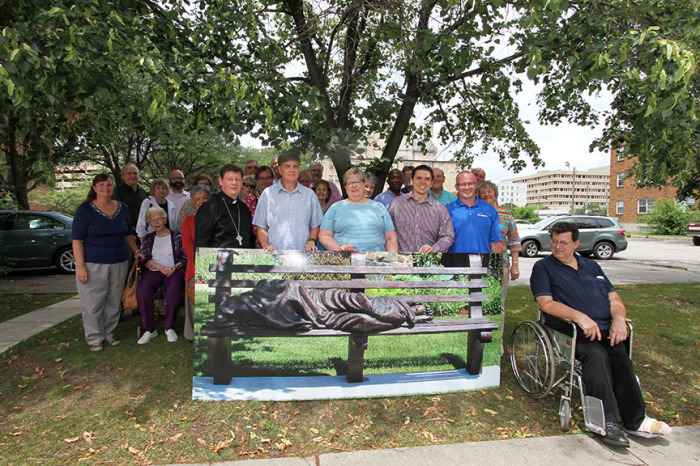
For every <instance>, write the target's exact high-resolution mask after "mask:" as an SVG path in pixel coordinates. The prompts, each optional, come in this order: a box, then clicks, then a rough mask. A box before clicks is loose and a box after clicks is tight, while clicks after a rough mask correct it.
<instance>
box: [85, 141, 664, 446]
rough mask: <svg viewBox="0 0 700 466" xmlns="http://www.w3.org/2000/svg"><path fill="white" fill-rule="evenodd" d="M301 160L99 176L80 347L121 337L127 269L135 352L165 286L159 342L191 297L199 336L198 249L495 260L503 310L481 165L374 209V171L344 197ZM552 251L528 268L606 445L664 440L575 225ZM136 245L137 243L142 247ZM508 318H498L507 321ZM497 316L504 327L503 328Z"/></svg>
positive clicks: (408, 174) (399, 189)
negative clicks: (568, 340)
mask: <svg viewBox="0 0 700 466" xmlns="http://www.w3.org/2000/svg"><path fill="white" fill-rule="evenodd" d="M300 164H301V161H300V157H299V154H298V153H297V152H294V151H289V152H284V153H282V154H279V156H275V157H274V158H273V160H272V161H271V163H270V166H265V165H263V166H260V165H259V164H258V162H257V161H255V160H249V161H247V162H246V163H245V166H244V168H243V169H241V168H240V167H238V166H237V165H234V164H227V165H224V166H223V167H222V168H221V170H220V174H219V177H218V184H219V187H220V191H219V192H217V193H213V189H214V186H213V180H212V179H211V178H210V177H209V176H207V175H200V176H198V177H197V178H196V179H195V184H194V186H193V188H192V189H191V191H190V192H187V191H185V189H184V180H185V179H184V175H183V174H182V172H181V171H179V170H174V171H173V172H172V173H171V174H170V180H169V187H168V183H166V181H165V180H164V179H161V178H157V179H155V180H153V182H152V183H151V186H150V196H149V195H148V194H147V193H146V192H145V191H144V190H143V189H142V188H141V187H140V186H139V185H138V181H139V171H138V168H137V167H136V166H135V165H133V164H128V165H126V166H125V167H124V169H123V171H122V179H123V184H121V185H119V186H117V187H116V188H115V187H114V185H113V182H112V179H111V177H110V176H109V175H106V174H100V175H97V176H96V177H95V178H94V180H93V183H92V186H91V188H90V192H89V194H88V196H87V200H86V201H85V202H84V203H83V204H81V205H80V206H79V207H78V209H77V211H76V215H75V218H74V222H73V251H74V255H75V260H76V282H77V288H78V293H79V295H80V302H81V307H82V316H83V326H84V331H85V339H86V342H87V344H88V346H89V348H90V350H92V351H101V350H102V349H103V347H104V346H105V345H110V346H115V345H118V344H119V340H118V339H117V338H116V337H115V330H116V327H117V324H118V322H119V319H120V312H121V309H120V298H121V293H122V290H123V288H124V282H125V278H126V274H127V270H128V268H129V264H130V262H131V261H133V260H138V261H141V263H142V264H143V265H142V268H143V275H142V279H141V284H140V287H139V290H138V293H137V297H138V304H139V310H140V313H141V319H142V325H143V328H144V330H145V331H144V333H143V335H142V337H141V338H140V339H139V341H138V343H139V344H145V343H148V342H150V341H151V340H153V339H154V338H156V337H157V335H158V331H157V330H156V328H155V322H154V303H153V298H154V292H155V291H156V289H157V288H158V287H160V286H161V285H164V286H165V297H166V318H165V334H166V337H167V340H168V341H170V342H172V341H176V340H177V338H178V336H177V333H176V331H175V330H174V328H173V326H174V324H175V320H176V317H177V310H178V307H179V305H180V302H181V298H182V294H183V290H185V291H186V293H185V296H186V299H185V309H186V316H185V330H184V336H185V338H187V339H190V340H191V339H193V338H194V332H193V323H194V316H193V309H194V308H193V304H194V264H195V262H194V254H195V249H196V248H197V247H216V248H254V247H258V248H261V249H266V250H269V251H274V250H276V249H280V250H285V249H292V250H306V251H313V250H317V249H326V250H329V251H382V250H386V251H404V252H421V253H434V252H461V253H489V252H494V253H501V252H506V254H504V255H503V269H504V273H503V280H504V286H503V297H502V299H503V301H505V295H506V293H505V292H506V289H507V284H508V281H509V279H512V280H515V279H517V278H518V276H519V269H518V255H519V251H520V250H521V248H520V241H519V238H518V232H517V227H516V224H515V221H514V220H513V216H512V215H511V214H510V212H509V211H508V210H507V209H504V208H502V207H501V206H499V205H498V188H497V186H496V185H495V184H494V183H492V182H490V181H487V180H485V174H484V171H483V170H482V169H474V170H472V171H464V172H462V173H460V174H459V175H458V176H457V179H456V183H455V188H456V192H457V193H456V195H455V194H452V193H450V192H448V191H446V190H444V188H443V184H444V181H445V176H444V173H443V172H442V170H440V169H439V168H431V167H429V166H427V165H419V166H417V167H412V168H409V169H406V168H405V169H404V172H403V173H402V172H401V171H400V170H398V169H394V170H391V171H390V172H389V174H388V180H387V181H388V189H387V190H386V191H384V192H382V193H381V194H379V195H377V196H376V198H375V199H374V200H373V199H372V198H373V196H374V191H375V187H376V183H377V179H376V177H374V175H372V174H369V173H365V172H364V171H362V170H360V169H358V168H350V169H349V170H347V171H346V173H345V175H344V177H343V186H344V187H345V191H346V193H347V198H345V199H343V198H342V195H341V192H340V190H339V189H338V188H337V186H335V184H334V183H332V182H329V181H327V180H324V179H323V166H322V165H321V164H320V163H318V162H316V163H313V164H311V165H310V166H309V169H308V170H300ZM551 236H552V255H551V256H549V257H547V258H546V259H543V260H541V261H539V262H538V263H537V264H535V267H534V269H533V273H532V276H531V288H532V291H533V295H534V296H535V299H536V301H537V303H538V305H539V307H540V308H541V309H542V311H543V312H544V313H545V315H546V323H547V324H548V325H550V326H551V327H553V328H557V329H560V330H562V331H568V329H569V327H567V326H565V325H563V324H562V320H561V318H566V319H569V320H571V321H573V322H574V323H575V324H576V325H577V327H578V329H579V334H580V335H582V337H581V338H580V339H579V343H578V344H577V346H576V356H577V358H578V359H579V360H581V362H582V365H583V378H584V383H585V385H586V387H587V390H588V392H589V394H590V395H592V396H595V397H598V398H600V399H602V400H603V404H604V410H605V415H606V420H607V421H608V422H607V424H606V435H605V440H606V441H607V442H609V443H613V444H615V445H622V446H626V445H628V444H629V442H628V441H627V439H626V437H625V435H624V433H622V431H621V430H620V424H624V425H625V426H626V427H627V429H628V431H640V432H645V433H653V434H666V433H668V432H670V428H669V426H668V425H667V424H665V423H663V422H660V421H657V420H654V419H651V418H649V417H647V416H645V412H644V400H643V398H642V395H641V391H640V389H639V385H638V384H637V383H636V379H635V375H634V370H633V368H632V364H631V362H630V360H629V357H628V356H627V353H626V351H625V349H624V345H623V342H624V340H626V339H627V336H628V335H627V328H626V326H625V316H626V311H625V308H624V305H623V304H622V300H621V299H620V297H619V295H618V294H617V293H616V292H615V290H614V288H613V286H612V284H610V282H609V280H608V279H607V277H605V274H604V273H603V271H602V270H601V269H600V267H599V266H598V265H597V263H595V262H594V261H591V260H589V259H585V258H583V257H581V256H579V255H577V254H575V250H576V247H577V246H578V230H577V229H576V225H575V224H573V223H568V222H559V223H556V224H555V225H554V226H553V228H552V231H551ZM139 243H140V245H141V246H140V247H139V246H138V244H139ZM503 315H504V313H503V312H502V316H503ZM503 325H504V321H503V317H502V320H501V328H503Z"/></svg>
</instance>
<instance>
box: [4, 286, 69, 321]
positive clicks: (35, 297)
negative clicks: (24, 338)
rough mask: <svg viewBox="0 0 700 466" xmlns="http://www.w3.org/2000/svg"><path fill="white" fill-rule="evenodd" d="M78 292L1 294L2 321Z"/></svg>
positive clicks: (54, 302) (59, 300)
mask: <svg viewBox="0 0 700 466" xmlns="http://www.w3.org/2000/svg"><path fill="white" fill-rule="evenodd" d="M75 294H76V293H47V294H43V293H41V294H32V293H21V294H0V323H2V322H6V321H8V320H11V319H14V318H15V317H19V316H21V315H24V314H27V313H28V312H32V311H36V310H37V309H41V308H42V307H46V306H50V305H51V304H56V303H58V302H61V301H63V300H66V299H68V298H70V297H72V296H75Z"/></svg>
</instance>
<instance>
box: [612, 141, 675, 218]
mask: <svg viewBox="0 0 700 466" xmlns="http://www.w3.org/2000/svg"><path fill="white" fill-rule="evenodd" d="M636 163H637V158H636V157H633V158H621V157H619V156H618V154H617V151H616V150H613V151H610V204H609V206H608V212H610V214H609V215H613V216H615V217H619V218H620V221H622V222H638V221H642V222H643V217H644V216H645V215H646V214H648V213H649V212H651V210H652V209H653V208H654V203H655V202H656V201H657V200H658V199H675V197H676V194H677V192H678V190H677V189H676V188H675V187H673V186H665V187H663V188H638V187H637V186H636V184H635V181H634V175H632V173H631V172H630V170H631V169H632V167H634V165H635V164H636Z"/></svg>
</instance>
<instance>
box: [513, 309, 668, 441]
mask: <svg viewBox="0 0 700 466" xmlns="http://www.w3.org/2000/svg"><path fill="white" fill-rule="evenodd" d="M563 320H565V321H566V319H563ZM567 322H568V323H569V324H571V327H572V330H573V333H572V335H573V336H568V335H566V334H564V333H561V332H558V331H556V330H554V329H552V328H550V327H547V326H546V325H544V313H543V312H542V310H538V320H537V322H535V321H532V320H525V321H522V322H521V323H520V324H518V326H517V327H515V329H514V330H513V334H512V336H511V340H510V363H511V366H512V367H513V374H514V375H515V378H516V380H517V381H518V384H519V385H520V386H521V387H522V389H523V390H525V392H526V393H527V394H528V395H530V396H532V397H533V398H544V397H545V396H547V395H550V394H554V393H555V392H556V391H557V389H559V390H561V397H560V399H559V426H560V427H561V429H562V431H564V432H566V431H567V430H568V429H569V424H570V420H571V413H572V411H571V404H572V398H573V397H574V394H575V392H577V393H578V394H579V396H580V399H581V407H582V410H583V419H584V423H585V426H586V430H588V431H591V432H595V433H597V434H599V435H603V436H604V435H605V413H604V411H603V402H602V400H600V399H599V398H595V397H593V396H587V395H586V394H585V393H584V389H585V387H584V385H583V375H582V369H581V363H580V362H579V361H577V360H576V358H575V354H576V325H575V324H574V323H573V322H571V321H567ZM627 326H628V329H629V337H628V338H627V340H626V341H625V346H626V347H627V352H628V354H629V357H630V359H631V358H632V347H633V337H634V328H633V327H632V324H631V322H630V321H629V320H627ZM637 383H639V378H637ZM627 432H628V433H630V434H633V435H637V436H641V437H646V438H653V437H656V435H654V434H646V433H643V432H636V431H629V430H628V431H627Z"/></svg>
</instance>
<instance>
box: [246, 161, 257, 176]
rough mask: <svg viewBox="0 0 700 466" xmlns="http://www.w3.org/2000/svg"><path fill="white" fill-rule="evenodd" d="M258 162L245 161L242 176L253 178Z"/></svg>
mask: <svg viewBox="0 0 700 466" xmlns="http://www.w3.org/2000/svg"><path fill="white" fill-rule="evenodd" d="M258 166H259V164H258V161H257V160H253V159H250V160H246V162H245V165H244V166H243V176H244V177H245V176H252V177H255V172H256V170H257V169H258Z"/></svg>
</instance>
